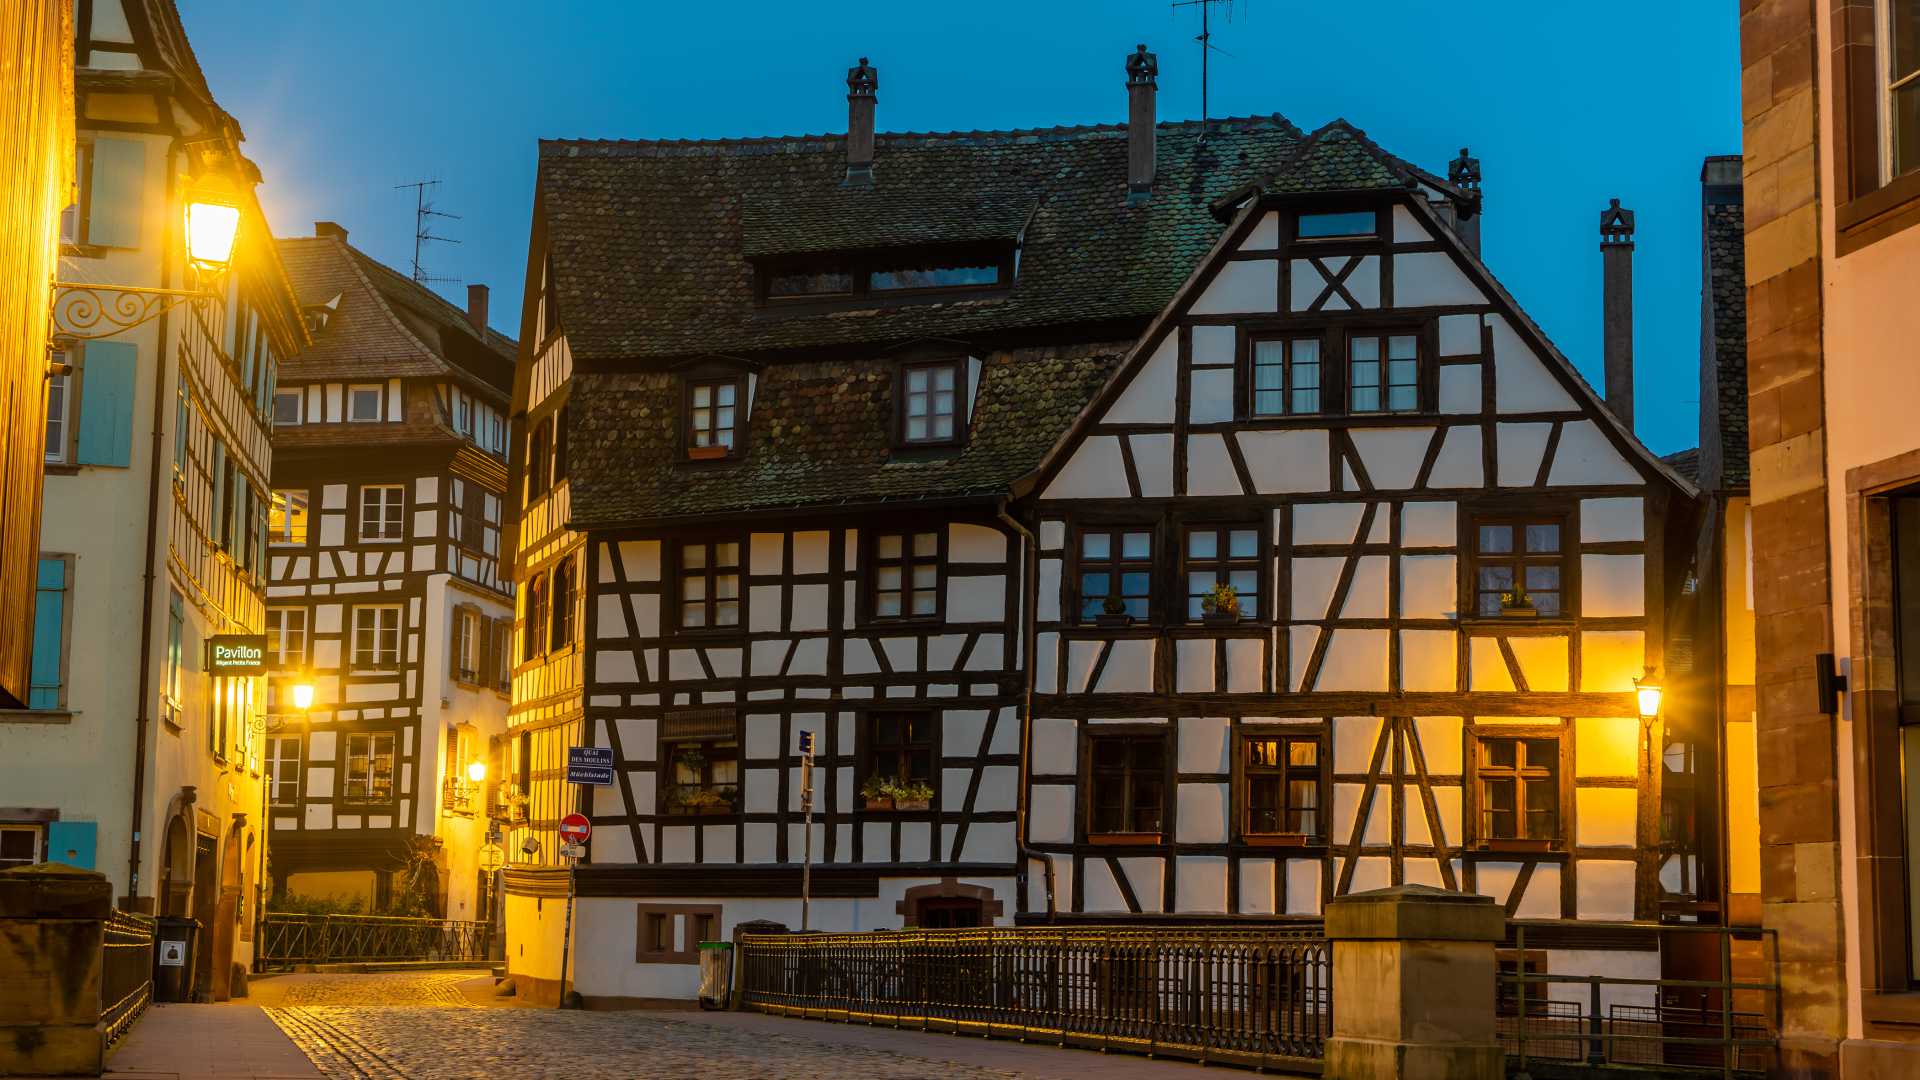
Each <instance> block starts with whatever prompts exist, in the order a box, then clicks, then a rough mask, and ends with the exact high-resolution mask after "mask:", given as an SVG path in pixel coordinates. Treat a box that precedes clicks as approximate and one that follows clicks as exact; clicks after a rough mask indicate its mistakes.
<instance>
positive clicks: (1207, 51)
mask: <svg viewBox="0 0 1920 1080" xmlns="http://www.w3.org/2000/svg"><path fill="white" fill-rule="evenodd" d="M1234 2H1235V0H1173V8H1174V10H1176V11H1178V10H1179V9H1181V8H1189V7H1197V8H1199V9H1200V34H1199V36H1197V37H1195V38H1194V39H1193V40H1195V41H1197V42H1199V43H1200V139H1201V141H1202V142H1204V141H1206V138H1207V119H1208V118H1207V60H1208V58H1209V57H1210V55H1211V54H1213V53H1216V52H1217V53H1219V54H1220V55H1222V56H1232V55H1233V54H1232V53H1230V52H1228V51H1226V50H1225V49H1222V48H1218V47H1216V46H1215V45H1214V43H1213V18H1212V16H1213V9H1214V5H1216V4H1217V5H1220V6H1221V7H1224V8H1225V9H1226V15H1227V21H1228V22H1232V21H1233V5H1234Z"/></svg>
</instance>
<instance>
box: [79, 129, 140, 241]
mask: <svg viewBox="0 0 1920 1080" xmlns="http://www.w3.org/2000/svg"><path fill="white" fill-rule="evenodd" d="M146 179H147V144H146V143H144V142H141V141H139V140H137V139H110V138H104V137H102V138H97V139H95V140H94V141H93V176H92V184H93V186H92V188H91V189H90V190H89V192H88V199H87V237H86V240H87V243H89V244H98V245H100V246H102V247H117V248H137V247H139V246H140V219H141V217H142V216H143V215H142V210H143V209H144V207H143V205H142V204H143V203H144V201H145V200H144V198H143V196H144V195H145V193H146V186H147V185H146Z"/></svg>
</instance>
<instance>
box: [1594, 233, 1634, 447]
mask: <svg viewBox="0 0 1920 1080" xmlns="http://www.w3.org/2000/svg"><path fill="white" fill-rule="evenodd" d="M1600 258H1601V262H1602V266H1601V272H1602V274H1603V283H1602V289H1603V290H1604V291H1603V292H1602V299H1601V315H1600V320H1601V321H1600V327H1601V340H1602V343H1603V355H1604V356H1605V357H1606V369H1607V370H1606V374H1607V386H1606V391H1607V408H1608V409H1609V410H1611V411H1612V413H1613V415H1615V416H1617V417H1619V418H1620V422H1621V423H1623V424H1625V425H1627V430H1629V431H1631V430H1633V211H1631V210H1627V209H1624V208H1622V207H1621V205H1620V200H1619V199H1613V200H1610V202H1609V204H1608V206H1607V208H1606V209H1605V210H1602V211H1600Z"/></svg>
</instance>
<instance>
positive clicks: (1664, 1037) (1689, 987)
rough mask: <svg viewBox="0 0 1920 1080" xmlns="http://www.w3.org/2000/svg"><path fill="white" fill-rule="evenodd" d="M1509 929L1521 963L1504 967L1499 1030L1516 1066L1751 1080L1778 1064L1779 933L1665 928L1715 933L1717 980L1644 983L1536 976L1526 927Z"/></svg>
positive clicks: (1563, 974) (1603, 977)
mask: <svg viewBox="0 0 1920 1080" xmlns="http://www.w3.org/2000/svg"><path fill="white" fill-rule="evenodd" d="M1509 925H1510V926H1511V927H1512V936H1513V946H1514V954H1513V955H1515V956H1516V957H1517V958H1518V959H1517V961H1513V962H1508V963H1503V964H1502V965H1501V971H1500V976H1499V995H1498V1000H1499V1009H1498V1015H1497V1018H1496V1025H1497V1027H1498V1029H1499V1032H1500V1041H1501V1043H1502V1045H1504V1046H1505V1047H1506V1049H1507V1055H1508V1056H1507V1062H1508V1065H1509V1067H1510V1068H1511V1069H1517V1070H1519V1071H1522V1072H1524V1071H1526V1070H1527V1068H1528V1066H1529V1064H1530V1063H1531V1064H1536V1065H1551V1064H1553V1063H1569V1064H1579V1065H1582V1066H1625V1067H1636V1066H1637V1067H1640V1068H1651V1069H1655V1070H1659V1071H1662V1072H1683V1071H1686V1072H1699V1073H1704V1074H1706V1075H1714V1074H1718V1075H1720V1076H1722V1077H1733V1076H1743V1077H1744V1076H1762V1075H1765V1074H1766V1072H1767V1070H1768V1069H1769V1068H1770V1067H1771V1066H1772V1064H1773V1061H1774V1058H1775V1053H1776V1047H1777V1039H1778V1032H1779V1029H1780V1028H1779V1019H1780V1017H1779V1010H1780V978H1779V971H1778V968H1779V947H1778V942H1777V940H1776V937H1775V932H1774V931H1772V930H1760V929H1744V928H1733V929H1729V928H1727V927H1720V926H1688V925H1675V924H1668V925H1662V926H1661V927H1660V928H1659V932H1660V933H1661V934H1662V935H1678V934H1702V935H1717V938H1718V940H1717V941H1714V942H1712V943H1711V944H1713V945H1715V946H1717V949H1718V953H1719V957H1718V965H1717V966H1718V968H1719V978H1717V979H1636V978H1627V977H1623V976H1617V975H1597V974H1585V975H1582V974H1578V973H1574V972H1565V971H1563V972H1549V971H1539V970H1535V969H1534V968H1533V967H1532V966H1531V965H1530V964H1529V962H1528V961H1527V960H1526V957H1527V956H1528V953H1527V927H1526V924H1525V923H1524V922H1519V921H1515V922H1512V923H1510V924H1509ZM1667 947H1671V942H1668V943H1663V948H1667ZM1622 997H1626V998H1630V999H1637V1000H1629V1001H1621V1000H1618V999H1620V998H1622Z"/></svg>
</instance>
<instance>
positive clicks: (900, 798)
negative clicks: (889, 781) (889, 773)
mask: <svg viewBox="0 0 1920 1080" xmlns="http://www.w3.org/2000/svg"><path fill="white" fill-rule="evenodd" d="M893 801H894V802H897V803H902V802H909V803H914V802H918V803H923V802H932V801H933V785H932V784H929V783H927V782H926V781H925V780H896V781H894V784H893Z"/></svg>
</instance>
